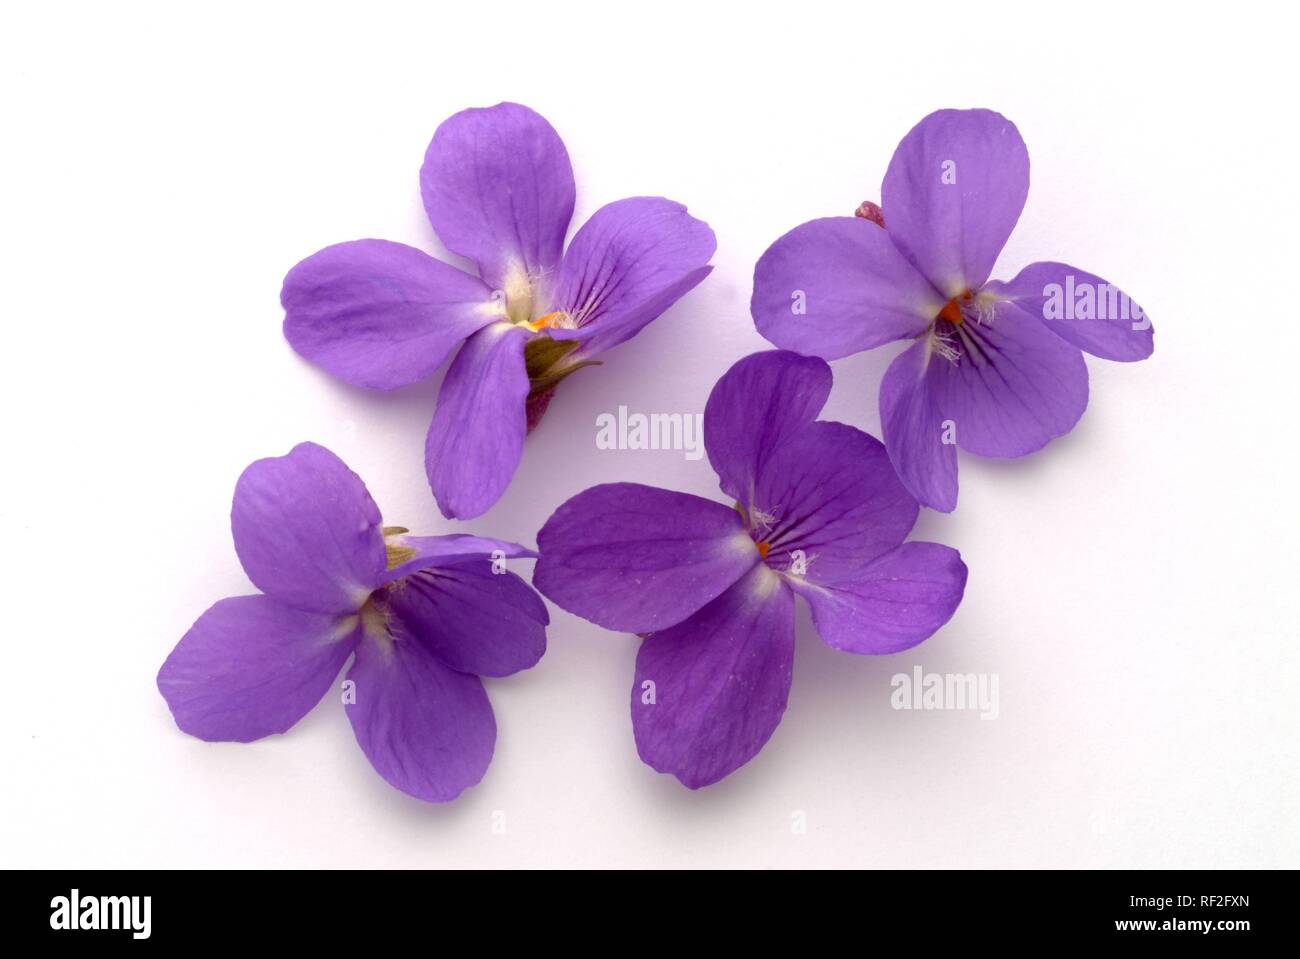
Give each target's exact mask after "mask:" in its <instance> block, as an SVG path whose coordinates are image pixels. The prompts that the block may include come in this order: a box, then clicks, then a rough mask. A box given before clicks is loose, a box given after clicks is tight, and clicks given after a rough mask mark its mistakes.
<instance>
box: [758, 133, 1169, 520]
mask: <svg viewBox="0 0 1300 959" xmlns="http://www.w3.org/2000/svg"><path fill="white" fill-rule="evenodd" d="M1028 193H1029V154H1028V152H1027V150H1026V149H1025V144H1024V141H1023V140H1021V138H1020V133H1019V132H1018V131H1017V130H1016V128H1015V125H1014V124H1012V123H1011V122H1010V121H1009V120H1007V119H1006V118H1005V117H1003V116H1001V115H1000V114H997V113H994V112H992V111H989V110H940V111H938V112H937V113H932V114H930V115H929V116H928V117H926V118H925V119H924V120H922V121H921V122H920V123H918V124H917V125H916V126H915V127H914V128H913V129H912V131H911V132H910V133H908V134H907V136H905V137H904V138H903V140H902V142H901V143H900V144H899V145H898V149H897V150H896V151H895V152H894V157H893V159H892V160H891V161H890V164H889V169H888V171H887V172H886V173H885V179H884V182H883V184H882V185H881V190H880V195H881V204H880V206H879V207H877V206H876V205H875V204H873V203H870V202H867V203H864V204H862V206H861V207H860V208H859V210H858V215H857V216H851V217H828V218H825V219H820V220H813V221H811V222H809V223H805V224H803V225H802V226H798V227H795V229H793V230H791V231H790V232H789V233H787V234H786V235H785V236H783V237H781V238H780V239H779V240H777V241H776V242H775V243H773V244H772V246H771V247H770V248H769V249H768V250H767V252H765V253H764V254H763V256H762V258H761V259H760V260H759V261H758V264H757V266H756V267H755V269H754V295H753V299H752V301H751V304H750V308H751V311H752V313H753V316H754V323H755V325H756V326H757V328H758V331H759V332H760V333H762V334H763V336H765V337H766V338H767V339H768V340H770V341H771V342H772V343H774V344H775V345H777V346H781V347H785V348H787V349H791V350H797V351H799V352H800V353H805V354H808V355H812V356H820V357H823V358H824V359H836V358H838V357H843V356H848V355H849V354H851V353H857V352H859V351H861V350H868V349H872V348H874V347H877V346H881V345H883V344H885V343H888V342H890V341H892V340H900V339H903V340H905V339H910V340H914V341H915V342H914V343H913V344H912V345H911V346H910V347H909V348H908V349H907V350H905V351H904V352H903V353H902V354H900V355H899V356H898V357H897V358H896V359H895V360H894V361H893V363H892V364H891V365H890V367H889V369H888V371H887V373H886V374H885V377H884V380H883V381H882V383H881V386H880V418H881V430H882V433H883V436H884V441H885V446H886V447H887V448H888V451H889V458H890V460H891V461H892V462H893V464H894V467H895V468H896V469H897V470H898V475H899V476H900V477H901V478H902V480H903V483H904V484H905V485H906V486H907V488H908V489H909V490H910V491H911V492H912V494H913V495H914V496H915V497H916V498H917V499H918V500H919V501H920V502H921V503H923V504H925V505H926V506H930V507H933V508H934V509H938V510H943V511H945V512H947V511H950V510H952V509H954V508H955V507H956V505H957V452H956V450H957V447H958V446H960V447H961V448H962V449H964V450H967V451H968V452H971V453H975V454H978V455H980V456H993V457H1017V456H1024V455H1025V454H1027V453H1031V452H1033V451H1034V450H1037V449H1040V448H1041V447H1042V446H1044V445H1045V444H1046V443H1047V442H1048V441H1049V440H1051V439H1052V438H1054V437H1057V436H1061V435H1062V434H1064V433H1067V432H1069V430H1071V429H1072V428H1073V427H1074V424H1075V423H1076V422H1078V419H1079V417H1080V416H1081V415H1082V414H1083V410H1084V407H1086V406H1087V404H1088V370H1087V367H1086V366H1085V365H1084V361H1083V355H1082V353H1081V352H1080V350H1084V351H1087V352H1088V353H1091V354H1093V355H1094V356H1099V357H1102V358H1103V359H1108V360H1120V361H1131V360H1141V359H1145V358H1146V357H1148V356H1150V355H1151V352H1152V350H1153V348H1154V331H1153V330H1152V327H1151V321H1150V320H1149V319H1148V318H1147V317H1146V315H1145V314H1144V313H1143V312H1142V310H1141V309H1140V308H1139V307H1138V306H1137V304H1135V303H1133V302H1132V301H1131V300H1130V299H1129V297H1128V296H1127V295H1126V294H1124V293H1123V292H1122V291H1120V290H1119V289H1118V288H1117V287H1115V286H1113V285H1112V284H1110V283H1107V282H1106V281H1105V280H1103V279H1101V278H1100V277H1097V276H1095V275H1094V274H1091V273H1087V272H1085V271H1083V270H1079V269H1076V268H1075V267H1072V266H1067V265H1066V264H1064V263H1056V262H1040V263H1032V264H1030V265H1029V266H1027V267H1025V269H1024V270H1022V271H1021V272H1020V273H1019V275H1017V276H1016V278H1015V279H1013V280H1011V281H1009V282H1005V283H1004V282H998V281H990V280H989V274H990V273H991V272H992V269H993V264H994V261H995V260H996V259H997V256H998V253H999V252H1001V250H1002V247H1003V245H1004V244H1005V243H1006V240H1007V237H1008V236H1010V234H1011V231H1012V229H1013V228H1014V227H1015V225H1016V221H1017V220H1018V219H1019V218H1020V211H1021V210H1022V209H1023V208H1024V205H1025V198H1026V197H1027V196H1028Z"/></svg>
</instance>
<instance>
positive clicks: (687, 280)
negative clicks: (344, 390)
mask: <svg viewBox="0 0 1300 959" xmlns="http://www.w3.org/2000/svg"><path fill="white" fill-rule="evenodd" d="M420 191H421V194H422V195H423V198H424V208H425V210H426V211H427V213H428V215H429V220H430V222H431V223H432V224H433V229H434V231H435V232H436V233H437V234H438V236H439V237H440V238H441V240H442V242H443V243H444V244H446V246H447V248H448V249H449V250H451V251H452V252H454V253H458V254H460V255H462V256H465V257H468V258H469V259H470V260H473V261H474V263H476V264H477V266H478V276H474V275H471V274H469V273H466V272H464V271H463V270H460V269H457V268H456V267H454V266H449V265H448V264H446V263H443V262H441V261H439V260H435V259H434V258H433V257H431V256H429V255H428V254H426V253H423V252H421V251H420V250H417V249H414V248H412V247H409V246H405V245H403V244H401V243H392V242H388V241H386V240H357V241H354V242H351V243H340V244H338V245H337V246H331V247H326V248H325V249H323V250H321V251H320V252H319V253H316V254H314V255H312V256H310V257H308V258H307V259H305V260H303V261H302V262H301V263H299V264H298V265H297V266H295V267H294V268H293V269H292V270H290V271H289V274H288V276H286V277H285V281H284V290H283V292H282V294H281V301H282V303H283V305H284V309H285V320H284V334H285V337H286V338H287V339H288V340H289V343H290V344H291V345H292V346H293V348H294V349H295V350H297V351H298V352H299V353H300V354H302V355H303V356H304V357H306V358H307V359H309V360H311V361H312V362H314V363H317V364H319V365H320V366H322V367H324V368H325V369H326V370H328V371H329V372H330V373H332V374H333V375H335V376H337V377H339V378H340V379H342V380H345V381H346V382H348V383H352V384H354V385H356V386H362V387H368V388H371V389H378V390H391V389H395V388H397V387H400V386H405V385H407V384H409V383H413V382H415V381H416V380H419V379H422V378H423V377H426V376H428V375H429V374H431V373H432V372H433V371H434V370H436V369H437V368H438V367H439V366H440V365H441V364H442V362H443V361H444V360H445V359H446V358H447V356H448V355H449V354H450V353H451V351H452V350H453V349H455V348H456V347H457V346H460V350H459V352H458V353H457V354H456V358H455V359H454V360H453V361H452V363H451V366H450V368H449V369H448V371H447V374H446V378H445V379H444V380H443V383H442V387H441V391H440V393H439V396H438V406H437V410H436V412H435V413H434V416H433V423H432V425H431V426H430V427H429V434H428V439H427V441H426V443H425V469H426V472H427V473H428V477H429V484H430V486H431V487H432V488H433V493H434V496H435V498H436V499H437V501H438V506H439V508H440V509H441V510H442V513H443V515H444V516H447V517H456V518H461V519H469V518H472V517H474V516H478V515H480V514H481V513H483V512H485V511H486V510H487V509H488V508H489V507H491V506H492V504H493V503H495V502H496V501H497V499H499V498H500V496H501V494H502V493H503V492H504V491H505V489H506V487H507V486H508V485H509V483H510V478H511V477H512V476H513V475H514V472H515V468H516V466H517V465H518V463H519V458H520V455H521V454H522V451H523V443H524V436H525V435H526V434H527V433H528V431H529V430H531V429H532V427H533V426H535V425H536V423H537V422H538V420H539V419H540V417H541V415H542V413H543V412H544V411H545V409H546V405H547V404H548V403H549V402H550V399H551V396H552V394H553V393H554V390H555V388H556V386H557V385H558V384H559V383H560V382H561V381H562V380H563V379H565V378H566V377H567V376H569V375H570V374H572V373H573V372H574V371H576V370H578V369H581V368H582V367H584V366H587V365H590V364H592V363H594V362H598V361H597V360H596V359H595V357H597V356H598V355H600V354H601V353H603V352H604V351H605V350H608V349H610V348H611V347H613V346H617V345H618V344H619V343H622V342H623V341H625V340H627V339H629V338H631V337H633V336H635V335H636V334H637V333H638V332H639V331H640V330H641V329H642V328H643V327H644V326H645V325H646V324H647V323H649V322H650V321H652V320H654V319H655V318H656V317H658V316H659V315H660V314H661V313H663V312H664V310H666V309H668V307H670V306H671V305H672V304H673V303H675V302H676V301H677V300H678V299H679V298H680V297H681V296H682V295H683V294H685V293H686V292H687V291H689V290H690V289H691V288H692V287H694V286H695V285H696V284H697V283H699V282H700V281H701V280H702V279H704V277H705V276H707V275H708V273H709V270H710V269H711V267H709V266H708V261H709V258H710V257H711V256H712V255H713V251H714V247H715V243H714V238H713V231H712V230H710V229H709V227H708V226H707V225H706V224H705V223H703V222H701V221H700V220H697V219H695V218H694V217H692V216H690V215H689V214H688V213H687V212H686V207H684V206H682V205H681V204H680V203H674V202H673V201H672V200H666V199H663V198H662V197H633V198H630V199H625V200H619V201H617V202H614V203H610V204H608V205H606V206H604V207H601V208H600V209H599V210H597V211H596V213H595V214H594V215H593V216H592V217H591V219H590V220H588V221H587V222H586V223H585V224H584V225H583V226H582V227H581V228H580V229H579V230H578V231H577V233H576V234H575V235H574V237H573V241H572V242H571V243H570V244H569V248H568V250H567V252H566V251H565V249H564V237H565V233H566V231H567V229H568V226H569V220H570V218H571V216H572V215H573V204H574V181H573V168H572V166H571V165H570V163H569V154H568V152H567V151H566V150H565V148H564V143H563V142H561V140H560V138H559V136H558V135H557V134H556V132H555V130H554V129H552V128H551V125H550V124H549V123H547V122H546V120H544V119H543V118H542V117H541V116H539V115H538V114H536V113H534V112H533V111H532V110H530V109H528V108H527V107H523V106H520V105H518V104H514V103H501V104H498V105H497V106H494V107H489V108H486V109H471V110H465V111H463V112H461V113H457V114H456V115H455V116H453V117H451V118H450V119H448V120H447V121H445V122H444V123H443V124H442V125H441V126H440V127H439V128H438V130H437V132H436V133H435V134H434V137H433V141H432V142H431V143H430V144H429V149H428V152H427V153H426V154H425V158H424V166H423V168H422V169H421V170H420ZM462 341H463V345H462Z"/></svg>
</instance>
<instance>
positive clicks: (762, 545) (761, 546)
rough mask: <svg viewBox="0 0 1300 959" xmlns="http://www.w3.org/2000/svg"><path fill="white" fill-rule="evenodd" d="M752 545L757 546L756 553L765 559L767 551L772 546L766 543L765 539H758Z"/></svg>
mask: <svg viewBox="0 0 1300 959" xmlns="http://www.w3.org/2000/svg"><path fill="white" fill-rule="evenodd" d="M754 545H755V546H757V547H758V555H759V556H760V557H761V558H763V559H767V551H768V550H769V549H771V548H772V547H771V546H769V545H768V542H767V540H760V541H759V542H758V543H755V544H754Z"/></svg>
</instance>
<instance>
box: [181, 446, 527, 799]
mask: <svg viewBox="0 0 1300 959" xmlns="http://www.w3.org/2000/svg"><path fill="white" fill-rule="evenodd" d="M230 520H231V530H232V532H233V533H234V539H235V551H236V553H238V555H239V561H240V563H241V564H242V565H243V567H244V571H245V572H247V573H248V578H249V579H251V580H252V581H253V583H254V585H256V586H257V587H258V588H259V589H260V590H262V594H263V595H260V596H236V597H232V598H230V599H223V600H221V601H220V602H218V603H217V604H216V605H214V606H212V607H211V608H210V609H208V611H207V612H205V613H204V614H203V615H202V616H200V617H199V619H198V621H197V622H195V624H194V625H193V626H192V627H191V628H190V630H189V632H188V633H186V634H185V636H184V638H182V639H181V641H180V642H179V643H178V644H177V646H176V648H175V649H174V650H172V653H171V655H170V656H168V657H167V661H166V662H165V663H163V666H162V669H161V670H160V671H159V673H158V689H159V690H160V691H161V692H162V694H163V697H164V698H165V699H166V700H167V705H168V706H169V707H171V711H172V715H173V716H174V717H175V719H176V724H177V725H178V726H179V727H180V728H181V729H182V730H184V731H185V732H187V733H189V734H191V735H193V736H197V737H199V738H200V739H206V740H209V741H236V742H251V741H252V740H255V739H260V738H262V737H263V736H268V735H270V734H272V733H282V732H284V731H286V730H287V729H289V727H291V726H292V725H293V724H294V723H296V722H297V721H298V720H299V719H301V718H302V717H303V716H304V715H306V714H307V712H308V711H309V710H310V709H311V708H312V707H313V706H315V705H316V703H317V702H319V701H320V699H321V697H322V696H324V695H325V693H326V692H327V691H328V690H329V688H330V686H331V685H332V684H333V683H334V680H335V678H336V677H337V676H338V674H339V670H340V669H342V668H343V665H344V663H345V662H346V661H347V659H348V657H349V656H354V657H355V658H354V659H353V662H352V667H351V668H350V669H349V670H348V673H347V681H346V683H345V686H344V690H343V693H342V695H341V698H342V700H343V702H344V706H345V708H346V710H347V713H348V719H349V720H350V721H351V722H352V729H353V731H354V732H355V733H356V737H357V742H358V743H359V744H360V745H361V749H362V751H363V752H364V753H365V754H366V758H368V759H369V760H370V762H371V764H372V765H373V766H374V767H375V770H376V771H377V772H378V773H379V774H380V775H381V776H383V777H384V779H386V780H388V782H390V783H391V784H392V785H394V786H396V787H397V788H398V789H400V790H402V791H403V792H406V793H410V794H411V795H412V796H416V797H418V798H420V799H425V800H429V801H431V802H444V801H446V800H449V799H454V798H456V796H458V795H459V794H460V793H461V791H462V790H464V789H466V788H467V787H469V786H473V785H474V784H475V783H477V782H478V781H479V780H480V779H482V778H483V774H484V773H485V772H486V771H487V767H488V763H489V762H490V761H491V759H492V749H493V746H494V745H495V743H496V721H495V719H494V718H493V715H492V706H491V704H489V702H488V698H487V693H486V692H485V691H484V689H483V683H482V681H481V680H480V679H479V677H480V676H505V675H508V674H510V673H514V672H517V671H519V670H521V669H527V668H528V667H529V666H532V665H533V664H534V663H536V662H537V661H538V659H540V658H541V656H542V653H543V652H545V650H546V624H547V622H548V616H547V613H546V605H545V604H544V603H543V602H542V601H541V599H540V598H539V597H538V596H537V594H536V593H535V592H533V590H532V589H531V587H529V586H528V584H527V583H526V582H524V581H523V580H522V579H520V578H519V577H518V576H516V575H515V574H514V573H512V572H509V571H506V570H505V569H504V560H506V559H509V558H511V557H524V556H535V555H536V554H535V553H532V552H530V551H528V550H525V549H524V548H523V547H521V546H517V545H515V544H514V543H506V542H501V541H498V540H491V539H481V538H479V537H476V536H468V535H451V536H411V535H408V533H407V531H406V530H405V529H402V528H400V527H385V526H382V525H381V521H380V515H379V510H378V508H377V507H376V506H375V503H374V501H373V500H372V499H371V498H370V494H369V493H368V492H367V491H366V487H365V485H364V484H363V483H362V482H361V480H360V478H358V477H357V475H356V474H355V473H353V472H352V471H351V470H349V469H348V468H347V466H346V465H344V463H343V461H342V460H340V459H339V458H338V457H337V456H335V455H334V454H333V453H331V452H330V451H329V450H327V449H325V448H323V447H321V446H316V445H315V444H312V443H303V444H301V445H300V446H296V447H294V449H293V450H292V451H291V452H290V453H289V454H288V455H286V456H280V457H275V458H272V459H264V460H258V461H257V462H256V463H253V464H252V465H251V466H249V467H248V469H246V470H245V471H244V473H243V475H242V476H241V477H240V478H239V482H238V484H237V485H236V487H235V498H234V505H233V507H232V509H231V516H230Z"/></svg>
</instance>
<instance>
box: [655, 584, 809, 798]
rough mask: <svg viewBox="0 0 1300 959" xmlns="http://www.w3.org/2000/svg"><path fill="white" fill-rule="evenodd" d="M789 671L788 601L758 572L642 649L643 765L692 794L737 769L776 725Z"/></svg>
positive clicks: (791, 619)
mask: <svg viewBox="0 0 1300 959" xmlns="http://www.w3.org/2000/svg"><path fill="white" fill-rule="evenodd" d="M793 666H794V594H793V593H792V592H790V590H788V589H787V588H786V587H785V586H784V585H783V584H782V583H781V581H780V579H779V578H778V577H777V576H775V575H774V574H773V573H772V571H771V570H769V569H767V568H765V567H763V566H759V567H756V568H755V569H754V570H752V571H751V572H750V573H749V575H747V576H746V577H745V578H744V579H742V580H741V581H740V582H738V583H736V584H735V585H734V586H732V587H731V588H730V589H729V590H727V591H726V592H725V593H723V594H722V595H721V596H719V597H718V598H717V599H715V600H714V601H713V602H712V603H710V604H709V605H707V606H705V607H704V608H703V609H702V610H700V611H699V612H698V613H696V614H695V615H694V616H692V617H691V618H690V619H688V620H686V622H684V623H681V624H680V625H678V626H674V627H672V628H671V629H666V630H663V631H662V632H657V633H654V634H653V635H652V636H650V638H649V639H647V640H646V641H645V642H644V643H642V644H641V649H640V651H639V652H638V653H637V657H636V681H635V683H634V685H633V687H632V730H633V732H634V733H635V735H636V748H637V752H638V753H639V754H640V756H641V760H642V761H643V762H645V763H646V764H648V765H650V766H652V767H653V768H655V769H657V770H658V771H659V772H662V773H672V774H673V775H674V776H676V777H677V778H678V779H679V780H681V781H682V783H684V784H685V785H687V786H689V787H690V788H691V789H699V788H700V787H701V786H707V785H709V784H710V783H715V782H717V781H718V780H719V779H722V778H723V777H724V776H726V775H728V774H730V773H732V772H734V771H735V770H736V769H739V768H740V767H741V766H743V765H744V764H745V763H747V762H749V761H750V760H751V759H753V758H754V756H756V755H757V754H758V751H759V750H760V749H762V748H763V744H764V743H766V742H767V741H768V739H770V738H771V736H772V733H773V732H774V731H775V730H776V727H777V724H778V723H780V722H781V715H782V714H783V713H784V712H785V705H786V700H787V698H788V697H789V694H790V677H791V671H792V669H793Z"/></svg>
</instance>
